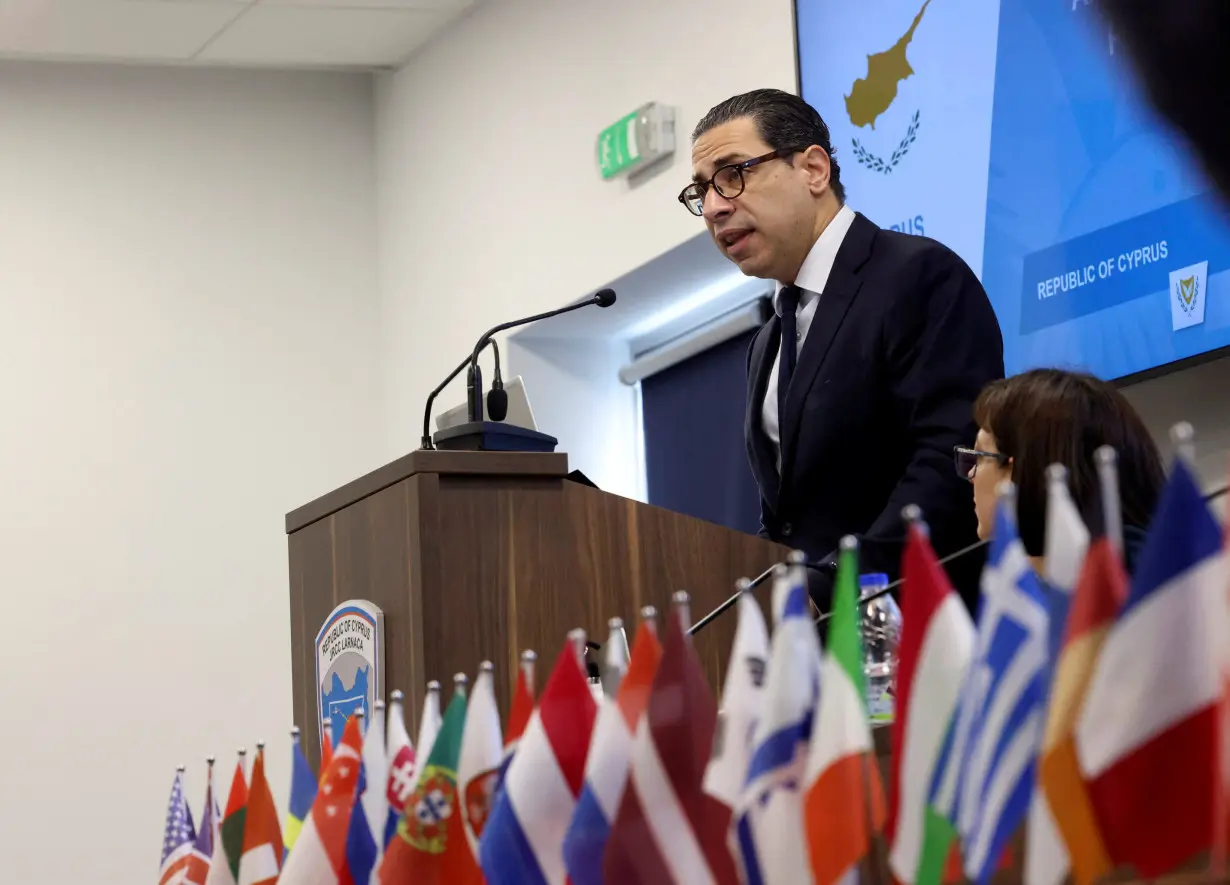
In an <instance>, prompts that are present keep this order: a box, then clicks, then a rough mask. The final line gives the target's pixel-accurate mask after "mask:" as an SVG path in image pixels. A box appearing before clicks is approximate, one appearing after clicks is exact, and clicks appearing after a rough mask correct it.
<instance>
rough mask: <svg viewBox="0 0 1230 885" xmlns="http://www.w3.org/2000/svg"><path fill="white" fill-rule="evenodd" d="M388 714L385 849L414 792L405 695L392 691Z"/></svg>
mask: <svg viewBox="0 0 1230 885" xmlns="http://www.w3.org/2000/svg"><path fill="white" fill-rule="evenodd" d="M389 700H390V703H389V710H388V720H389V723H388V740H387V742H386V743H387V747H388V749H387V752H388V767H389V776H388V778H387V779H386V785H385V799H386V800H387V801H388V804H389V813H388V816H387V818H386V819H385V825H384V841H383V842H382V845H383V846H388V844H389V840H391V839H392V838H393V837H394V836H395V835H396V834H397V823H398V821H400V820H401V813H402V810H403V809H404V808H405V807H406V802H407V801H409V799H410V794H411V793H413V792H414V745H413V744H412V743H410V735H409V733H407V731H406V709H405V706H404V702H405V695H403V694H402V693H401V692H400V691H395V692H393V694H391V695H390V696H389Z"/></svg>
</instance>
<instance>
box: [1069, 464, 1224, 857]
mask: <svg viewBox="0 0 1230 885" xmlns="http://www.w3.org/2000/svg"><path fill="white" fill-rule="evenodd" d="M1225 594H1226V570H1225V557H1224V553H1223V551H1222V547H1221V532H1220V530H1219V529H1218V526H1217V522H1216V520H1215V519H1214V518H1213V515H1212V514H1211V513H1210V512H1209V509H1208V507H1207V505H1206V504H1205V503H1204V499H1203V497H1202V496H1201V494H1200V490H1199V488H1197V486H1196V482H1195V479H1194V478H1193V477H1192V474H1191V470H1190V468H1189V466H1188V464H1187V463H1185V459H1184V458H1183V457H1182V456H1180V457H1179V458H1177V459H1176V461H1175V464H1174V467H1173V469H1172V471H1171V474H1170V478H1169V480H1168V481H1167V483H1166V487H1165V488H1164V490H1163V492H1162V496H1161V500H1160V501H1159V503H1158V507H1157V512H1156V513H1155V515H1154V518H1153V523H1152V525H1151V526H1150V529H1149V534H1148V538H1147V539H1146V541H1145V545H1144V548H1143V549H1142V550H1141V553H1140V558H1139V562H1138V564H1137V570H1136V574H1135V576H1134V577H1133V579H1132V583H1131V588H1130V590H1129V592H1128V598H1127V601H1126V602H1125V604H1124V607H1123V609H1122V611H1121V613H1120V615H1119V618H1118V620H1117V621H1116V622H1115V623H1114V624H1113V625H1112V626H1111V628H1110V631H1109V632H1108V633H1107V635H1106V639H1105V641H1104V643H1103V644H1102V648H1101V654H1099V656H1098V660H1097V663H1096V664H1095V665H1094V671H1093V676H1092V678H1091V680H1090V682H1089V688H1088V692H1087V694H1086V696H1085V703H1084V706H1083V708H1082V709H1081V712H1080V716H1079V718H1078V720H1077V723H1076V755H1077V758H1078V759H1079V760H1080V764H1081V769H1082V771H1083V772H1084V775H1085V778H1086V781H1087V784H1088V790H1089V796H1090V799H1091V800H1092V804H1093V809H1094V814H1095V817H1096V819H1097V821H1098V824H1099V825H1100V827H1101V831H1102V836H1103V838H1104V840H1105V845H1106V848H1107V852H1108V854H1109V857H1110V861H1111V863H1113V864H1115V865H1119V864H1131V865H1132V866H1134V867H1135V868H1136V871H1137V873H1138V874H1139V875H1140V876H1142V877H1144V878H1149V879H1152V878H1155V877H1157V876H1160V875H1161V874H1163V873H1165V872H1168V871H1170V870H1171V869H1173V868H1174V867H1176V866H1178V865H1179V864H1181V863H1183V862H1185V861H1187V860H1189V859H1190V858H1191V857H1192V856H1193V855H1195V854H1197V853H1199V852H1202V851H1205V850H1208V849H1210V848H1213V847H1214V845H1215V843H1218V842H1220V839H1221V836H1222V834H1221V833H1215V829H1216V828H1217V827H1218V825H1219V823H1220V822H1221V821H1222V820H1223V818H1222V811H1221V803H1222V801H1223V799H1224V797H1223V795H1222V791H1221V786H1222V777H1221V772H1220V752H1221V748H1220V737H1219V735H1218V729H1219V720H1220V705H1221V703H1222V701H1223V690H1224V686H1223V682H1222V674H1221V662H1222V654H1223V651H1224V649H1225V647H1226V645H1227V643H1228V641H1230V637H1227V636H1226V622H1225V611H1226V603H1225Z"/></svg>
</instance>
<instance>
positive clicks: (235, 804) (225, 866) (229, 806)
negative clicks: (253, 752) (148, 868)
mask: <svg viewBox="0 0 1230 885" xmlns="http://www.w3.org/2000/svg"><path fill="white" fill-rule="evenodd" d="M247 806H248V782H247V780H246V779H245V777H244V770H243V753H242V751H241V752H240V755H239V761H238V762H236V763H235V776H234V777H233V778H231V792H230V794H229V795H228V796H227V799H226V813H225V814H224V815H223V816H222V826H221V827H220V828H219V838H218V839H216V840H215V841H214V856H213V860H212V861H211V862H210V864H209V878H207V879H206V880H205V885H235V883H236V882H237V881H238V880H239V858H240V856H241V855H242V854H243V821H244V817H245V815H246V813H247Z"/></svg>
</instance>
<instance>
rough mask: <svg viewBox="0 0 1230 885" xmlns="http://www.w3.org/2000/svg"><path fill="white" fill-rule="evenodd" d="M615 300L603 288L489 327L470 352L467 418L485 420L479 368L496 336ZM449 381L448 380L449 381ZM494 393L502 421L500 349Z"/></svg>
mask: <svg viewBox="0 0 1230 885" xmlns="http://www.w3.org/2000/svg"><path fill="white" fill-rule="evenodd" d="M614 303H615V290H614V289H603V290H601V291H600V292H597V293H596V294H594V295H593V296H592V297H590V298H586V299H585V300H584V301H578V302H577V303H576V304H569V305H568V306H567V307H560V308H557V309H556V310H549V311H547V312H546V313H539V314H535V315H534V316H532V317H525V318H524V319H520V320H512V321H511V322H507V323H500V324H499V325H498V326H495V327H493V328H491V329H488V330H487V331H486V332H485V333H483V336H482V337H481V338H479V339H478V343H477V344H476V345H474V352H473V353H472V354H470V367H469V369H468V370H467V371H466V394H467V396H466V400H467V402H468V404H469V405H468V408H469V414H468V415H467V420H469V421H471V422H474V421H482V420H483V381H482V372H481V371H479V368H478V355H479V354H480V353H481V352H482V350H483V348H484V347H486V346H487V345H488V344H489V343H490V342H491V340H492V336H493V335H495V334H497V333H499V332H503V331H504V330H505V329H512V328H515V327H516V326H524V325H526V324H528V323H536V322H538V321H539V320H546V319H550V318H551V317H554V316H559V315H560V314H561V313H568V312H569V311H573V310H579V309H580V308H582V307H589V306H590V305H591V304H596V305H598V307H610V306H611V305H612V304H614ZM445 383H447V382H445ZM492 386H493V390H492V393H495V392H496V390H498V391H499V396H497V397H496V398H495V400H494V405H496V406H502V408H503V411H504V414H503V415H500V416H499V417H496V414H495V410H494V409H492V412H491V417H492V419H494V420H496V421H502V420H503V419H504V417H505V416H506V415H507V414H508V394H507V393H505V392H504V381H503V379H502V378H501V377H500V356H499V352H498V351H497V353H496V357H495V382H494V383H493V385H492Z"/></svg>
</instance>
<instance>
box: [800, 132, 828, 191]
mask: <svg viewBox="0 0 1230 885" xmlns="http://www.w3.org/2000/svg"><path fill="white" fill-rule="evenodd" d="M801 156H802V163H803V168H804V169H806V170H807V173H808V174H807V184H808V187H809V189H810V190H811V193H812V196H815V197H818V196H820V194H822V193H823V192H824V189H825V188H826V187H828V185H829V172H830V167H829V155H828V152H827V151H826V150H825V149H824V148H822V147H820V145H818V144H813V145H812V146H811V147H809V148H808V149H807V150H805V151H803V153H802V155H801Z"/></svg>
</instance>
